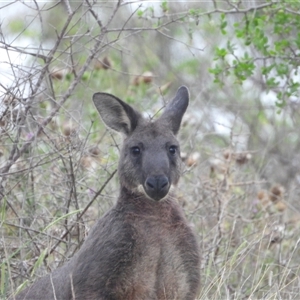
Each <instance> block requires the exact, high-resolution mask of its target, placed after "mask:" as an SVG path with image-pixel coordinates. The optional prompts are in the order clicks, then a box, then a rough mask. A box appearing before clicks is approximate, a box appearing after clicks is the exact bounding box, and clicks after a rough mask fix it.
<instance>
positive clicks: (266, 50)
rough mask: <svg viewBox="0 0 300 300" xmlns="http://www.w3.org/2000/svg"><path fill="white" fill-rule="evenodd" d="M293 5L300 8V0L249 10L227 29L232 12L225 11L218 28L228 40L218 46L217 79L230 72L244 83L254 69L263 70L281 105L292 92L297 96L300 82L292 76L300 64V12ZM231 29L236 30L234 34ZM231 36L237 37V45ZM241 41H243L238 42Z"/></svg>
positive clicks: (268, 86) (224, 76) (236, 80)
mask: <svg viewBox="0 0 300 300" xmlns="http://www.w3.org/2000/svg"><path fill="white" fill-rule="evenodd" d="M291 7H293V9H297V10H298V11H299V10H300V2H299V1H294V2H293V3H290V4H283V3H274V4H273V5H272V6H269V7H267V8H265V9H260V10H257V11H255V12H249V13H246V14H245V15H244V17H243V18H242V19H241V20H239V21H238V22H235V23H234V24H233V28H232V29H233V30H228V26H229V25H228V22H227V19H229V20H231V18H232V16H231V15H230V14H225V13H222V14H221V15H220V23H219V28H220V31H221V33H222V34H223V35H225V36H228V41H227V47H223V48H219V47H217V48H216V49H215V58H214V59H215V61H216V63H215V65H214V67H213V68H211V69H210V72H211V73H212V74H213V75H214V78H215V82H216V83H219V84H221V85H222V84H224V79H225V78H227V76H228V75H231V76H232V77H233V78H234V81H235V82H236V83H238V84H242V83H243V82H244V81H245V80H247V79H249V78H251V77H252V76H253V74H254V72H260V73H261V74H262V75H263V80H264V82H265V84H266V87H267V89H268V90H273V91H276V94H277V99H278V101H277V106H278V107H283V106H284V105H285V103H286V101H287V99H289V98H290V97H291V96H297V95H298V94H299V82H295V79H293V75H295V74H293V71H294V70H297V66H299V59H298V54H297V53H299V45H300V34H299V31H300V15H299V14H295V13H293V12H291V11H290V8H291ZM225 29H226V30H225ZM229 32H234V36H233V37H232V36H231V35H230V33H229ZM232 38H233V39H236V42H234V43H235V45H234V47H232V46H231V45H233V44H232V40H233V39H232ZM238 41H240V42H242V44H241V45H237V43H238ZM246 49H248V51H247V50H246ZM232 57H233V58H234V59H232ZM258 61H259V62H262V64H257V63H256V62H258ZM283 85H284V86H283Z"/></svg>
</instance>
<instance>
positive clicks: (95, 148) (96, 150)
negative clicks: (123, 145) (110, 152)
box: [89, 145, 100, 156]
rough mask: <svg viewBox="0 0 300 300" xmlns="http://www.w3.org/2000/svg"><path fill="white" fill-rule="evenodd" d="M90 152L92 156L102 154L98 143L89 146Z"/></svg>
mask: <svg viewBox="0 0 300 300" xmlns="http://www.w3.org/2000/svg"><path fill="white" fill-rule="evenodd" d="M89 153H90V154H91V155H92V156H99V154H100V149H99V147H98V146H97V145H94V146H92V147H90V148H89Z"/></svg>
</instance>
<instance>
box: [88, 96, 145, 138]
mask: <svg viewBox="0 0 300 300" xmlns="http://www.w3.org/2000/svg"><path fill="white" fill-rule="evenodd" d="M93 102H94V104H95V107H96V108H97V110H98V112H99V114H100V116H101V118H102V120H103V122H104V123H105V125H106V126H108V127H109V128H111V129H113V130H115V131H117V132H121V133H123V134H125V135H129V134H130V133H132V131H134V129H135V128H136V126H137V124H138V120H139V119H140V118H141V116H140V114H139V113H138V112H137V111H135V110H134V109H133V108H132V107H131V106H130V105H128V104H126V103H125V102H124V101H122V100H120V99H119V98H117V97H115V96H113V95H110V94H106V93H96V94H94V95H93Z"/></svg>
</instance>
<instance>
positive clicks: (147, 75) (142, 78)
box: [133, 71, 154, 85]
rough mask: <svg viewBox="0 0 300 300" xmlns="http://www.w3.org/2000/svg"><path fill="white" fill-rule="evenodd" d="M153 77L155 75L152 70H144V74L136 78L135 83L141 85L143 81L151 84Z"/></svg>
mask: <svg viewBox="0 0 300 300" xmlns="http://www.w3.org/2000/svg"><path fill="white" fill-rule="evenodd" d="M153 77H154V75H153V73H152V72H149V71H147V72H144V73H143V74H142V75H140V76H137V77H135V78H134V80H133V84H134V85H140V84H141V83H146V84H149V83H151V82H152V80H153Z"/></svg>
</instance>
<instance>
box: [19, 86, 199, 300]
mask: <svg viewBox="0 0 300 300" xmlns="http://www.w3.org/2000/svg"><path fill="white" fill-rule="evenodd" d="M93 101H94V103H95V106H96V108H97V110H98V111H99V113H100V115H101V118H102V120H103V121H104V122H105V123H106V125H107V126H109V127H110V128H112V129H114V130H116V131H119V132H122V133H123V134H124V135H125V139H124V143H123V148H122V151H121V157H120V162H119V169H118V171H119V178H120V195H119V198H118V201H117V203H116V205H115V206H114V207H113V208H112V209H111V210H110V211H108V212H107V213H106V214H105V215H104V216H103V217H102V218H101V219H100V220H98V222H97V223H96V224H95V225H94V227H93V228H92V230H91V231H90V233H89V235H88V237H87V239H86V241H85V242H84V244H83V246H82V247H81V249H80V250H79V251H78V252H77V254H75V255H74V257H73V258H71V259H70V261H69V262H68V263H66V264H65V265H64V266H62V267H61V268H58V269H57V270H55V271H54V272H53V273H52V274H50V275H47V276H45V277H43V278H42V279H40V280H37V281H36V282H35V283H34V284H33V285H32V286H30V287H29V288H27V289H25V290H23V291H22V292H21V293H20V294H19V295H17V296H16V299H31V300H34V299H39V300H40V299H44V300H48V299H58V300H60V299H80V300H81V299H82V300H83V299H84V300H88V299H93V300H96V299H99V300H101V299H103V300H104V299H105V300H106V299H107V300H110V299H111V300H112V299H114V300H143V299H144V300H164V299H166V300H174V299H182V300H194V299H196V297H197V293H198V289H199V284H200V275H199V249H198V244H197V241H196V238H195V235H194V233H193V231H192V230H191V228H190V227H189V225H188V223H187V221H186V219H185V217H184V214H183V211H182V209H181V207H180V206H179V205H178V204H177V202H176V201H175V200H174V195H172V193H171V192H170V188H171V186H174V185H176V184H177V182H178V180H179V176H180V173H181V170H180V167H181V159H180V151H179V144H178V141H177V139H176V137H175V135H176V133H177V132H178V130H179V127H180V123H181V120H182V116H183V114H184V113H185V110H186V108H187V106H188V101H189V94H188V89H187V88H186V87H181V88H179V90H178V91H177V94H176V96H175V98H174V99H173V100H172V101H171V102H170V103H169V104H168V105H167V107H166V109H165V111H164V113H163V114H162V116H161V117H160V118H159V119H158V120H156V121H154V122H150V121H148V120H145V119H144V118H142V116H141V114H140V113H138V112H136V111H135V110H134V109H133V108H132V107H130V106H129V105H128V104H126V103H124V102H123V101H121V100H120V99H118V98H116V97H115V96H112V95H109V94H105V93H96V94H95V95H94V97H93ZM137 147H138V148H139V150H137ZM174 149H175V150H174Z"/></svg>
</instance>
